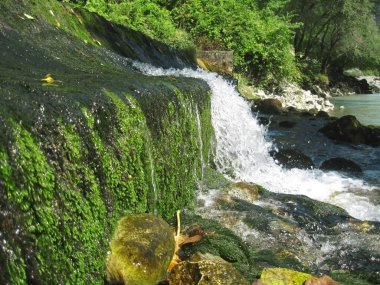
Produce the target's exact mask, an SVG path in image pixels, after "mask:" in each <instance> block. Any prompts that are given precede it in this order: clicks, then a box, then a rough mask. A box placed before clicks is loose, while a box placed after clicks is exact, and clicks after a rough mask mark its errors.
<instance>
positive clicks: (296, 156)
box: [270, 149, 315, 169]
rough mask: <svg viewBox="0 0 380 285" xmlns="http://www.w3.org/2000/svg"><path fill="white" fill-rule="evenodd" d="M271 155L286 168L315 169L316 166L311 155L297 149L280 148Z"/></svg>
mask: <svg viewBox="0 0 380 285" xmlns="http://www.w3.org/2000/svg"><path fill="white" fill-rule="evenodd" d="M270 154H271V156H272V157H273V158H274V159H275V160H277V161H278V163H279V164H281V165H283V166H284V167H285V168H288V169H291V168H300V169H313V168H314V167H315V165H314V163H313V161H312V160H311V158H310V157H308V156H307V155H305V154H304V153H302V152H301V151H299V150H296V149H280V150H279V151H278V152H275V151H272V152H271V153H270Z"/></svg>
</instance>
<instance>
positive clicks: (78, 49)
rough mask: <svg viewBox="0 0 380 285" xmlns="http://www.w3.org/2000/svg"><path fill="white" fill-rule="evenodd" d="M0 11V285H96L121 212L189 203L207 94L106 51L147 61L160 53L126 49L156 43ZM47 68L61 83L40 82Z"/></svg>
mask: <svg viewBox="0 0 380 285" xmlns="http://www.w3.org/2000/svg"><path fill="white" fill-rule="evenodd" d="M50 10H51V11H52V12H50ZM23 13H27V14H28V15H31V16H32V17H34V20H29V19H25V17H24V16H23ZM0 15H1V18H2V19H3V22H2V23H4V25H5V26H2V27H0V29H1V33H0V38H1V39H0V41H1V42H2V44H1V45H0V53H1V54H3V55H4V57H3V61H2V62H1V64H0V74H1V76H0V133H1V134H2V135H1V136H0V206H1V207H0V233H1V234H2V236H1V238H0V263H1V264H2V265H4V266H3V267H2V268H4V273H3V272H2V273H3V274H1V276H0V283H1V284H3V283H4V284H7V283H11V284H37V283H38V284H102V283H103V278H104V275H105V257H106V253H107V251H108V241H109V240H110V238H111V234H112V232H113V230H114V228H115V226H116V222H117V220H119V218H120V217H122V216H123V215H124V214H126V213H141V212H155V211H156V212H157V214H159V215H161V216H164V217H171V216H172V214H173V213H174V212H175V211H176V210H177V209H180V208H186V207H188V206H191V204H192V198H193V195H194V194H193V191H194V190H195V183H196V180H197V179H198V178H200V173H201V165H200V143H199V136H198V125H197V120H196V110H197V108H198V111H199V116H200V120H201V122H202V134H201V135H202V143H203V152H204V153H203V156H204V159H205V161H206V162H207V157H208V153H209V149H210V138H211V136H212V128H211V120H210V117H211V114H210V112H211V111H210V93H209V89H208V87H207V85H206V84H205V83H204V82H201V81H199V80H194V79H189V78H171V77H169V78H164V77H161V78H154V77H148V76H145V75H142V74H139V73H138V72H136V71H135V70H132V69H131V68H130V67H128V66H127V64H126V62H124V61H123V60H122V59H121V57H119V55H117V54H113V53H112V52H110V51H109V50H106V49H104V47H109V48H110V49H112V50H114V51H115V50H117V51H119V48H120V47H122V48H120V49H121V50H120V53H121V54H122V55H132V56H136V57H139V56H141V57H142V58H147V57H148V58H149V59H148V61H149V60H150V59H152V58H154V59H156V62H161V61H162V62H163V61H166V58H169V57H170V58H173V57H172V56H171V55H168V54H166V55H162V56H163V59H162V58H160V56H161V54H163V53H165V51H168V50H169V48H168V47H164V46H163V45H160V44H158V43H157V49H154V52H155V53H154V55H151V54H144V55H141V54H136V49H135V50H133V49H130V50H129V49H128V48H130V47H131V46H135V48H136V46H138V47H139V48H140V47H142V46H144V48H145V49H147V46H149V47H150V49H151V47H152V45H153V46H155V45H154V42H153V41H152V40H149V39H147V38H146V37H144V36H143V35H141V34H136V33H134V32H131V31H129V30H128V29H124V28H123V27H121V26H117V25H114V24H111V23H108V22H106V21H105V20H104V19H102V18H100V17H97V16H95V15H94V14H92V13H89V12H85V11H82V10H72V9H71V8H70V6H66V5H65V4H62V3H59V2H57V1H51V0H47V1H40V0H35V1H29V2H28V1H26V2H25V1H24V2H14V1H8V0H6V1H2V2H1V3H0ZM19 16H20V17H19ZM22 17H24V19H22ZM80 19H82V20H83V24H82V23H81V21H80ZM57 22H59V23H60V24H59V25H58V24H57ZM3 27H6V29H5V30H4V29H3ZM105 34H107V35H109V36H107V37H106V36H105ZM113 37H114V38H115V39H116V38H117V39H120V41H118V42H117V44H119V46H120V47H119V46H118V45H117V44H116V43H115V41H113V39H114V38H113ZM90 38H91V39H95V40H94V42H93V43H94V45H91V44H85V43H84V40H86V39H87V42H88V43H90V42H91V40H90ZM97 41H99V42H101V43H102V45H101V46H100V45H99V44H98V43H97ZM136 41H137V42H136ZM127 42H128V43H129V44H130V46H128V48H125V47H126V45H124V44H125V43H127ZM9 47H12V48H9ZM165 57H166V58H165ZM171 63H173V61H172V62H171ZM174 66H175V65H174ZM47 73H51V74H52V76H53V78H54V79H56V80H60V81H62V83H61V84H59V85H58V86H43V85H42V82H41V78H43V77H44V76H45V74H47ZM154 186H156V187H154Z"/></svg>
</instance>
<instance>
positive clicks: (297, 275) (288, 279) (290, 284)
mask: <svg viewBox="0 0 380 285" xmlns="http://www.w3.org/2000/svg"><path fill="white" fill-rule="evenodd" d="M312 277H313V276H312V275H310V274H307V273H303V272H299V271H294V270H290V269H287V268H265V269H264V270H263V272H262V273H261V277H260V281H257V282H256V283H254V284H256V285H280V284H281V285H303V284H304V282H306V281H307V280H308V279H310V278H312Z"/></svg>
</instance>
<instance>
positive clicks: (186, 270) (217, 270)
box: [169, 253, 250, 285]
mask: <svg viewBox="0 0 380 285" xmlns="http://www.w3.org/2000/svg"><path fill="white" fill-rule="evenodd" d="M169 280H170V284H172V285H178V284H186V285H236V284H239V285H249V284H250V283H249V282H248V280H246V279H245V278H244V277H242V276H241V274H240V273H239V271H237V270H236V268H234V267H233V265H232V264H231V263H228V262H227V261H225V260H223V259H222V258H220V257H219V256H215V255H212V254H208V253H207V254H200V253H197V254H195V255H194V256H193V257H192V258H191V259H190V260H188V261H183V262H181V263H179V264H178V265H177V266H176V267H174V268H173V270H172V272H171V274H170V279H169Z"/></svg>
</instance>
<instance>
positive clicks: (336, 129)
mask: <svg viewBox="0 0 380 285" xmlns="http://www.w3.org/2000/svg"><path fill="white" fill-rule="evenodd" d="M319 131H320V132H322V133H323V134H324V135H325V136H327V137H328V138H330V139H333V140H337V141H339V142H345V143H353V144H368V145H371V146H374V147H376V146H380V130H379V129H376V128H371V127H367V126H363V125H362V124H361V123H360V122H359V121H358V120H357V119H356V117H355V116H352V115H347V116H343V117H341V118H339V119H337V120H336V121H334V122H331V123H328V124H327V125H326V126H324V127H323V128H322V129H320V130H319Z"/></svg>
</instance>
